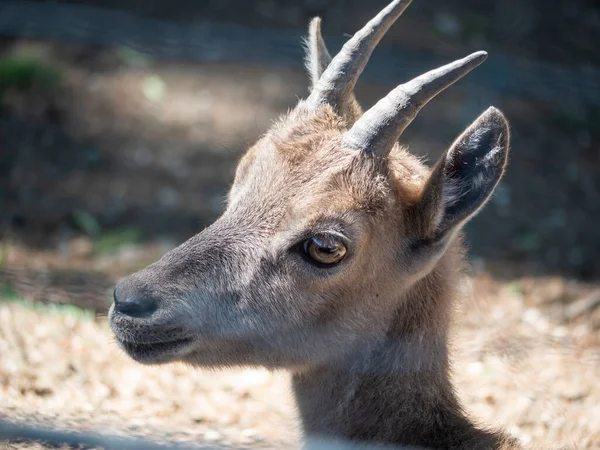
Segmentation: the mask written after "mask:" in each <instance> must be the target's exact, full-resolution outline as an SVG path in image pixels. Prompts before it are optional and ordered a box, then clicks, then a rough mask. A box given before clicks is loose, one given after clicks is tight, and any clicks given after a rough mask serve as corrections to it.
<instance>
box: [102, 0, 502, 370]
mask: <svg viewBox="0 0 600 450" xmlns="http://www.w3.org/2000/svg"><path fill="white" fill-rule="evenodd" d="M409 3H410V2H409V1H406V0H405V1H394V2H392V3H391V4H390V5H389V6H388V7H387V8H385V9H384V10H383V11H382V12H381V13H380V14H379V15H378V16H377V17H375V18H374V19H373V20H372V21H371V22H369V23H368V24H367V25H366V26H365V28H364V29H362V30H360V31H359V32H358V33H357V34H356V35H355V36H354V37H353V38H352V39H351V40H350V41H348V43H347V44H346V45H345V46H344V48H343V49H342V50H341V51H340V53H339V54H338V55H336V56H335V57H334V58H333V60H331V57H330V56H329V54H328V52H327V49H326V47H325V44H324V42H323V39H322V37H321V35H320V22H319V21H318V20H315V21H313V22H312V23H311V27H310V31H309V38H308V64H307V65H308V68H309V71H310V75H311V79H312V86H311V94H310V96H309V97H308V99H307V100H304V101H300V102H299V104H298V105H297V107H296V108H295V109H294V110H293V111H292V112H290V113H289V114H288V115H286V116H285V117H283V118H282V119H281V120H280V121H279V123H277V124H276V125H275V126H274V127H272V128H271V129H270V130H269V131H268V132H267V133H266V135H265V136H264V137H263V138H261V139H260V140H259V141H258V142H257V143H256V144H255V145H254V146H253V147H252V148H251V149H249V150H248V152H247V153H246V155H245V156H244V157H243V158H242V160H241V161H240V163H239V165H238V168H237V172H236V177H235V182H234V184H233V186H232V189H231V192H230V194H229V200H228V204H227V208H226V210H225V212H224V213H223V215H222V216H221V217H220V218H219V219H218V220H217V221H216V222H215V223H214V224H213V225H211V226H210V227H208V228H207V229H205V230H204V231H202V232H201V233H200V234H198V235H196V236H194V237H193V238H191V239H190V240H188V241H187V242H185V243H184V244H182V245H181V246H179V247H177V248H176V249H174V250H172V251H170V252H169V253H167V254H166V255H165V256H164V257H163V258H161V259H160V260H159V261H158V262H156V263H154V264H152V265H150V266H148V267H147V268H145V269H143V270H141V271H139V272H137V273H135V274H133V275H130V276H129V277H127V278H125V279H123V280H121V281H120V282H119V284H118V286H117V288H116V289H115V304H114V305H113V307H112V308H111V311H110V324H111V327H112V329H113V331H114V333H115V335H116V337H117V341H118V342H119V343H120V345H121V346H122V348H123V349H124V350H125V351H126V352H127V353H128V354H129V355H130V356H131V357H132V358H134V359H136V360H137V361H140V362H143V363H164V362H169V361H175V360H181V361H186V362H189V363H192V364H196V365H199V366H232V365H262V366H266V367H270V368H276V367H285V368H291V369H294V370H305V369H306V368H309V367H316V366H320V365H336V364H340V363H341V362H345V361H347V360H348V359H349V358H351V355H352V354H353V353H354V352H355V351H357V349H359V348H361V347H362V346H364V345H365V343H367V342H371V341H373V340H377V339H380V338H381V337H382V336H383V335H385V334H386V333H387V332H388V331H389V328H390V324H391V322H392V320H396V319H394V318H397V317H404V316H405V317H411V316H413V315H414V314H413V312H414V310H415V308H416V309H418V308H419V307H420V306H419V303H418V302H417V304H415V303H414V301H413V303H411V304H407V302H408V300H407V299H409V298H413V297H414V295H415V294H414V292H412V290H414V289H415V286H417V285H418V283H419V281H421V280H423V279H425V278H426V277H430V276H431V274H432V273H433V272H434V271H435V270H437V269H436V268H439V267H441V264H442V261H443V260H444V258H446V259H448V258H454V257H455V256H453V255H456V254H458V253H460V252H459V250H457V249H456V248H455V243H456V236H457V232H458V231H459V230H460V228H461V227H462V225H463V224H464V223H465V222H466V221H467V220H468V219H469V218H471V217H472V216H473V215H474V214H476V212H477V211H478V210H479V209H480V208H481V207H482V206H483V204H484V203H485V202H486V200H487V199H488V197H489V195H490V194H491V192H492V190H493V189H494V187H495V185H496V184H497V182H498V180H499V179H500V177H501V176H502V173H503V171H504V166H505V164H506V156H507V152H508V136H509V133H508V125H507V123H506V120H505V119H504V117H503V115H502V114H501V113H500V112H499V111H498V110H496V109H494V108H490V109H488V110H487V111H486V112H485V113H484V114H483V115H482V116H480V117H479V118H478V119H477V120H476V121H475V122H474V123H473V124H472V125H471V126H470V127H469V128H468V129H467V130H466V131H465V132H464V133H463V134H462V135H461V136H460V137H459V138H458V139H457V141H456V142H455V143H454V144H453V145H452V147H451V148H450V149H449V150H448V152H447V153H446V155H445V156H444V157H443V158H442V159H441V160H440V161H439V162H438V163H437V165H436V166H435V167H434V169H433V170H431V171H430V170H429V169H427V168H426V167H424V166H423V165H422V164H421V163H420V162H419V161H418V160H417V159H416V158H415V157H414V156H412V155H411V154H410V153H408V152H407V151H406V150H405V149H403V148H402V147H400V146H399V145H398V144H397V143H396V141H397V139H398V137H399V136H400V134H401V132H402V131H403V130H404V128H406V126H407V125H408V124H409V123H410V121H411V120H412V119H413V118H414V116H415V115H416V113H417V112H418V110H419V109H420V108H421V107H422V106H424V104H425V103H427V102H428V101H429V100H430V99H431V98H432V97H433V96H435V95H437V94H438V93H439V92H440V91H441V90H443V89H444V88H446V87H448V86H449V85H451V84H452V83H454V82H455V81H457V80H458V79H459V78H460V77H462V76H463V75H465V74H466V73H467V72H468V71H470V70H471V69H473V68H474V67H475V66H476V65H478V64H480V63H481V62H483V60H484V59H485V53H484V52H478V53H475V54H473V55H471V56H469V57H467V58H465V59H463V60H459V61H456V62H454V63H451V64H449V65H447V66H444V67H443V68H440V69H437V70H434V71H432V72H429V73H427V74H425V75H422V76H421V77H418V78H416V79H415V80H412V81H410V82H408V83H406V84H404V85H401V86H399V87H398V88H397V89H395V90H394V91H392V92H391V93H390V94H389V95H388V96H387V97H386V98H384V99H383V100H381V101H380V102H379V103H378V104H377V105H375V106H374V107H373V108H372V109H371V110H369V111H367V112H365V113H364V115H362V112H361V110H360V107H359V106H358V104H357V103H356V101H355V99H354V95H353V93H352V90H353V87H354V85H355V84H356V80H357V79H358V76H359V75H360V72H361V71H362V69H363V68H364V66H365V64H366V62H367V60H368V58H369V56H370V54H371V52H372V51H373V49H374V48H375V46H376V44H377V42H378V41H379V40H380V39H381V37H382V36H383V34H384V33H385V31H386V30H387V29H388V28H389V27H390V26H391V25H392V23H393V22H394V20H395V19H396V18H397V17H398V16H399V15H400V14H401V13H402V11H404V9H405V8H406V7H407V6H408V4H409ZM315 240H316V241H315ZM307 242H308V243H309V244H308V245H309V248H310V245H313V244H314V242H321V243H322V242H329V243H334V244H335V245H338V246H341V247H342V248H344V249H345V251H346V253H345V255H344V257H343V258H342V259H341V260H340V261H339V262H337V263H334V264H330V265H322V264H319V263H318V262H316V261H314V260H313V259H311V256H310V253H307V250H306V248H307ZM326 250H327V249H326ZM319 251H320V250H319ZM457 258H458V257H457ZM459 259H460V258H459ZM436 276H437V275H436ZM444 277H445V278H444V282H446V281H447V280H446V278H452V277H456V280H452V281H453V282H456V283H458V282H459V280H458V277H459V273H458V267H457V268H456V273H454V274H453V273H448V274H444ZM409 294H410V295H409ZM417 296H418V293H417ZM425 297H426V296H425V295H423V298H425ZM423 301H425V300H423ZM404 310H406V314H404V316H403V311H404ZM409 312H410V314H409ZM431 320H432V321H434V322H435V321H437V320H442V319H440V318H438V317H437V316H435V315H432V319H431ZM437 325H440V326H442V325H441V324H435V323H434V324H432V327H433V326H437ZM444 327H445V325H444Z"/></svg>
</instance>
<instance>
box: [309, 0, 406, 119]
mask: <svg viewBox="0 0 600 450" xmlns="http://www.w3.org/2000/svg"><path fill="white" fill-rule="evenodd" d="M410 3H411V0H395V1H393V2H392V3H390V4H389V5H388V6H386V7H385V8H384V9H383V10H381V12H380V13H379V14H377V15H376V16H375V17H374V18H373V19H371V20H370V21H369V22H368V23H367V24H366V25H365V26H364V27H363V28H362V29H361V30H359V31H357V32H356V34H354V36H352V38H351V39H350V40H348V41H347V42H346V43H345V44H344V46H343V47H342V49H341V50H340V52H339V53H338V54H337V55H335V57H334V58H333V60H332V61H331V63H330V64H329V65H328V66H327V69H325V72H323V74H322V75H321V77H320V78H319V81H318V82H317V83H315V85H314V87H313V90H312V91H311V93H310V95H309V97H308V99H307V104H308V105H309V106H310V107H313V108H316V107H318V106H319V105H322V104H329V105H331V106H332V107H333V108H334V109H335V110H337V111H338V112H340V113H342V112H343V111H344V110H345V108H346V105H347V103H348V99H349V98H350V97H351V94H352V93H353V91H354V86H356V82H357V81H358V77H359V76H360V74H361V73H362V71H363V70H364V68H365V66H366V65H367V61H368V60H369V58H370V57H371V54H372V53H373V49H375V47H376V46H377V44H378V43H379V41H380V40H381V38H382V37H383V35H384V34H385V33H386V31H387V30H389V28H390V27H391V26H392V24H393V23H394V22H395V21H396V19H398V17H400V15H401V14H402V13H403V12H404V10H405V9H406V8H407V7H408V5H410Z"/></svg>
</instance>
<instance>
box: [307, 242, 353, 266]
mask: <svg viewBox="0 0 600 450" xmlns="http://www.w3.org/2000/svg"><path fill="white" fill-rule="evenodd" d="M302 248H303V250H304V253H305V254H306V256H307V257H308V258H309V259H310V260H311V261H314V262H315V263H317V264H320V265H325V266H330V265H333V264H336V263H338V262H340V261H341V260H342V259H343V258H344V256H346V246H345V245H344V243H343V242H341V240H340V239H338V238H335V237H334V236H328V237H316V236H315V237H312V238H310V239H307V240H306V241H304V243H303V246H302Z"/></svg>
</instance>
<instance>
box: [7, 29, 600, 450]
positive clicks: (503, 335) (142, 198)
mask: <svg viewBox="0 0 600 450" xmlns="http://www.w3.org/2000/svg"><path fill="white" fill-rule="evenodd" d="M0 50H1V52H2V54H3V55H5V56H6V55H21V54H27V55H34V57H35V60H36V61H41V62H42V63H43V64H44V65H47V66H48V67H51V70H52V71H55V72H56V73H57V74H59V76H58V77H57V81H56V83H53V84H52V86H51V87H48V86H45V85H44V83H37V82H34V83H29V84H28V85H27V87H26V88H22V87H12V86H11V87H9V88H7V89H5V90H4V91H0V99H1V103H0V205H1V208H0V232H1V233H2V234H1V235H0V238H1V240H0V418H2V419H9V420H12V421H27V422H28V423H39V424H42V425H43V424H52V425H53V426H56V425H58V426H61V427H64V428H74V429H91V430H96V431H100V432H105V433H115V434H122V435H124V434H127V435H145V436H150V437H153V438H157V439H169V440H174V441H178V442H179V441H181V442H203V443H207V442H209V443H219V444H227V445H233V446H236V447H242V448H248V447H251V448H254V447H264V448H290V447H292V446H294V445H297V443H298V441H299V431H298V422H297V418H296V416H295V411H294V405H293V401H292V399H291V397H290V392H289V386H288V383H287V379H286V377H285V374H283V373H270V372H267V371H264V370H259V369H252V370H249V369H247V370H246V369H245V370H241V369H240V370H227V371H222V372H213V371H202V370H197V369H192V368H189V367H186V366H183V365H176V364H173V365H169V366H161V367H143V366H140V365H138V364H136V363H134V362H132V361H130V360H129V359H128V358H126V357H125V355H124V354H122V353H121V352H120V351H119V350H118V349H117V346H116V344H115V343H114V342H113V341H112V338H111V334H110V331H109V329H108V326H107V323H106V316H105V315H106V311H107V308H108V305H109V303H110V301H111V297H110V292H111V287H112V286H113V284H114V282H115V280H117V279H118V278H119V277H121V276H124V275H126V274H128V273H130V272H131V271H134V270H136V269H138V268H141V267H143V266H145V265H146V264H148V263H150V262H152V261H154V260H155V259H157V258H158V257H159V256H160V255H161V254H163V253H164V252H165V251H166V250H168V249H169V248H172V247H173V246H175V245H177V243H179V242H181V241H182V240H183V239H185V238H187V237H189V236H191V235H192V234H194V233H196V232H198V231H200V230H201V229H202V228H203V227H204V226H205V225H206V224H208V223H210V222H211V221H212V220H214V218H215V217H217V216H218V214H219V213H220V211H221V210H222V199H223V195H224V193H225V192H226V189H227V187H228V186H229V184H230V182H231V179H232V176H233V170H234V167H235V163H236V161H237V159H238V158H239V156H240V154H241V153H242V152H243V150H244V148H246V147H247V145H248V144H250V143H252V141H253V140H254V139H255V138H256V137H257V136H259V135H260V133H262V132H263V131H264V130H265V129H266V128H267V127H268V126H269V124H270V123H271V121H272V120H273V119H274V118H275V117H276V116H277V114H279V113H281V112H283V111H285V110H286V109H287V108H288V107H290V106H291V105H293V104H294V103H295V102H296V100H297V96H302V95H304V93H305V91H306V77H305V75H304V74H303V73H300V72H298V71H295V70H291V69H289V70H288V69H282V68H272V67H271V68H265V67H260V66H253V65H249V64H245V65H240V64H203V65H199V64H191V63H186V62H181V61H153V60H151V59H150V58H148V57H147V56H145V55H139V54H136V53H135V52H132V51H130V50H128V49H127V48H117V49H111V50H103V49H97V48H88V47H85V46H80V45H74V44H70V45H69V44H64V43H49V42H45V43H41V42H34V41H26V40H22V41H9V40H6V41H4V42H2V43H0ZM53 73H54V72H53ZM50 78H52V77H50ZM1 88H2V86H1V85H0V89H1ZM388 88H389V86H370V85H366V86H361V88H360V90H359V92H358V94H359V98H361V99H364V100H365V102H366V103H367V104H368V103H372V102H373V101H374V100H375V99H376V98H378V97H380V96H381V95H383V93H385V92H386V91H387V89H388ZM494 100H498V102H499V104H498V106H500V107H501V108H502V109H503V110H504V111H505V112H506V114H507V116H508V117H509V119H510V120H511V123H512V127H513V148H512V151H513V154H512V157H511V163H510V167H509V172H508V175H507V177H506V180H505V181H503V183H502V184H501V185H500V186H499V190H498V193H497V194H496V196H495V197H494V199H493V200H492V201H491V202H490V204H489V205H488V206H487V207H486V210H485V211H484V212H483V213H482V214H481V215H480V216H478V217H477V218H476V219H475V220H474V221H473V223H472V224H471V225H470V226H469V228H468V230H467V233H468V237H469V243H470V247H471V250H470V253H471V260H472V262H473V269H472V273H471V281H470V284H469V289H468V294H467V295H466V296H465V299H464V302H463V304H462V306H461V309H460V313H459V314H458V320H457V326H456V338H455V353H456V360H455V364H454V368H455V378H456V381H457V386H458V388H459V391H460V395H461V398H462V399H463V401H464V403H465V405H466V406H467V409H468V410H469V411H470V412H471V413H472V414H473V416H474V417H476V418H478V419H480V420H481V422H482V423H486V424H490V425H498V426H503V427H506V428H507V430H508V431H509V432H510V433H512V434H513V435H515V436H517V437H519V438H520V439H521V440H522V442H523V443H524V444H526V445H528V446H531V447H532V448H540V449H559V448H569V449H597V448H600V389H599V388H598V380H599V379H600V378H599V377H600V308H598V306H599V305H600V261H599V260H598V258H597V251H598V248H600V247H599V245H600V232H598V223H599V222H598V220H599V219H600V210H599V209H598V205H599V204H600V200H599V199H600V176H599V173H600V157H599V156H598V155H600V134H599V129H598V128H597V126H598V125H597V124H595V126H593V122H594V121H595V120H596V118H597V117H598V115H597V111H596V110H595V109H594V108H591V107H587V106H585V105H581V107H580V108H579V109H577V110H576V111H575V112H573V111H572V110H569V111H567V112H565V110H560V109H557V108H556V105H551V104H546V103H543V102H536V101H531V100H521V99H517V98H512V97H510V96H506V97H503V98H497V99H494ZM465 104H467V106H464V105H465ZM485 106H487V105H483V106H482V104H481V101H473V100H472V98H471V97H470V95H469V93H468V92H465V91H464V89H461V87H460V85H457V86H456V88H453V89H452V90H449V91H448V92H447V93H444V95H443V96H441V97H440V99H436V101H435V102H434V103H432V105H431V107H428V108H426V109H425V110H424V111H423V114H422V116H421V117H420V118H419V119H418V120H416V121H415V123H414V124H413V126H412V127H411V128H410V130H409V131H408V132H407V134H406V136H405V137H404V140H405V142H407V143H408V144H410V147H411V149H414V151H415V152H417V153H419V154H421V155H428V156H429V160H430V161H433V160H435V158H436V157H437V156H438V155H439V154H440V152H441V151H442V150H443V149H444V147H445V146H446V145H447V144H448V143H449V142H450V141H451V140H452V139H453V137H454V136H455V135H456V134H457V133H459V132H460V131H461V130H462V129H463V128H464V127H465V126H466V125H467V121H466V120H465V118H466V117H468V118H469V119H468V120H472V119H473V118H475V117H476V115H477V114H478V113H479V112H480V111H481V110H483V109H484V107H485ZM431 130H435V133H432V132H431ZM60 305H62V306H60ZM2 445H6V447H7V448H32V447H31V443H23V442H12V443H10V442H9V443H7V444H0V447H1V446H2Z"/></svg>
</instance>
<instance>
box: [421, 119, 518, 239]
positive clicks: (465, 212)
mask: <svg viewBox="0 0 600 450" xmlns="http://www.w3.org/2000/svg"><path fill="white" fill-rule="evenodd" d="M508 147H509V129H508V123H507V121H506V119H505V117H504V115H503V114H502V113H501V112H500V111H499V110H497V109H496V108H489V109H488V110H487V111H486V112H484V113H483V114H482V115H481V116H480V117H479V118H478V119H477V120H476V121H475V122H473V124H472V125H471V126H470V127H469V128H467V130H466V131H465V132H464V133H463V134H461V135H460V137H459V138H458V139H457V140H456V141H455V142H454V144H453V145H452V146H451V147H450V149H449V150H448V152H446V154H445V155H443V156H442V158H441V159H440V161H438V163H437V164H436V167H435V168H434V170H433V172H432V174H431V176H430V178H429V180H428V181H427V183H426V185H425V188H424V189H423V193H422V196H421V199H420V205H419V214H420V216H421V217H420V220H421V221H422V225H423V227H422V230H423V231H424V234H426V235H427V236H426V237H434V236H437V237H440V236H443V235H446V234H447V233H448V232H450V231H452V230H456V229H458V228H459V227H461V226H462V225H464V223H465V222H467V221H468V220H469V219H470V218H471V217H473V216H474V215H475V214H476V213H477V212H478V211H479V209H481V207H482V206H483V205H484V204H485V202H486V201H487V200H488V199H489V197H490V195H491V194H492V192H493V191H494V188H495V187H496V185H497V184H498V181H499V180H500V178H502V175H503V173H504V168H505V166H506V161H507V156H508Z"/></svg>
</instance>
